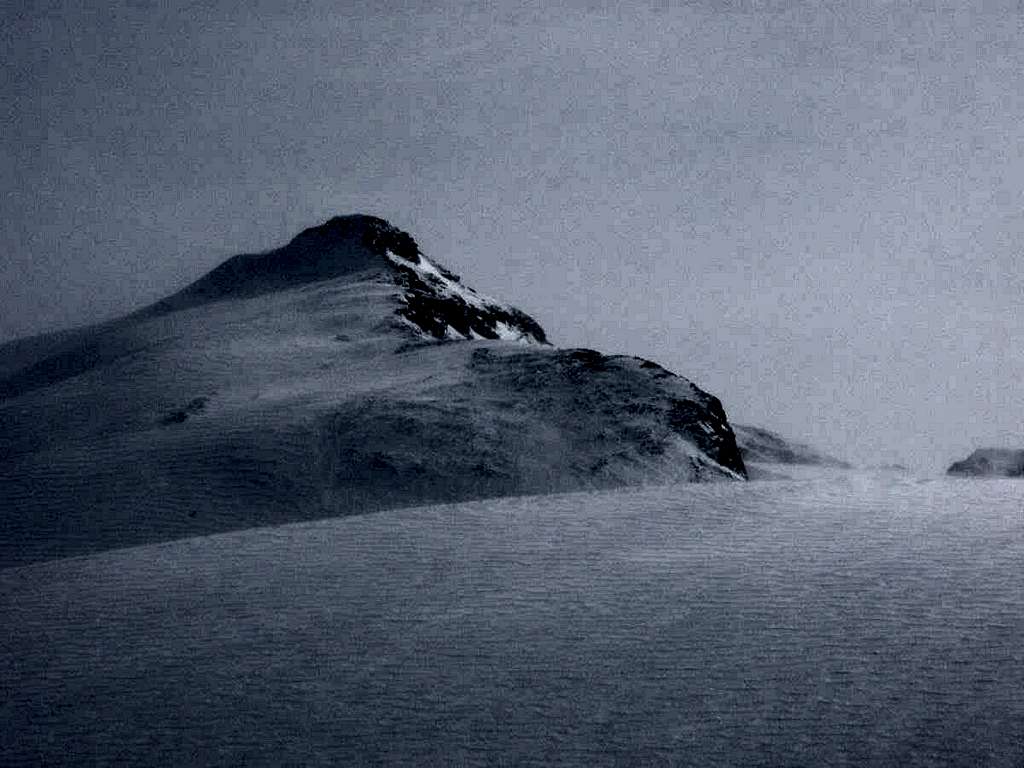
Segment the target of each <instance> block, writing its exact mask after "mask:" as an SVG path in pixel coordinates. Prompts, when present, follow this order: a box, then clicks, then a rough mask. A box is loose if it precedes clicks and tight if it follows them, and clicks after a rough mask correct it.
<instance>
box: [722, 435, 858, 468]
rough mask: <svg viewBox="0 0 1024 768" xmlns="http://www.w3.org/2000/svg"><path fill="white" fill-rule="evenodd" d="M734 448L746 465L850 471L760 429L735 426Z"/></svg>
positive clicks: (804, 446) (837, 461) (842, 463)
mask: <svg viewBox="0 0 1024 768" xmlns="http://www.w3.org/2000/svg"><path fill="white" fill-rule="evenodd" d="M733 432H734V433H735V435H736V444H737V445H738V447H739V450H740V455H741V456H742V457H743V461H744V463H745V464H751V463H759V464H804V465H813V466H820V467H835V468H837V469H849V468H850V464H848V463H846V462H845V461H841V460H840V459H837V458H835V457H833V456H829V455H827V454H824V453H821V452H820V451H818V450H817V449H815V448H812V447H811V446H809V445H807V444H806V443H801V442H797V441H795V440H790V439H788V438H785V437H783V436H782V435H779V434H778V433H776V432H770V431H769V430H767V429H762V428H761V427H751V426H748V425H744V424H734V425H733Z"/></svg>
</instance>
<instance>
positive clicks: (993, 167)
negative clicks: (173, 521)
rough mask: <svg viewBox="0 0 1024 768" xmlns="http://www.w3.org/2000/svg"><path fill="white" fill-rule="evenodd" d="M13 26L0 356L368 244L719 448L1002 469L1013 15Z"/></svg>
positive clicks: (494, 7) (452, 13)
mask: <svg viewBox="0 0 1024 768" xmlns="http://www.w3.org/2000/svg"><path fill="white" fill-rule="evenodd" d="M23 5H24V6H25V8H24V9H22V10H18V9H12V10H7V11H5V16H4V21H3V27H2V33H0V34H2V37H0V40H2V44H3V50H4V52H5V53H4V59H5V64H4V67H3V68H2V69H0V73H2V74H0V93H2V100H0V121H2V122H0V130H2V135H3V137H4V138H3V142H2V144H0V221H2V222H3V226H2V230H0V231H2V242H0V285H2V293H0V297H2V300H0V339H7V338H13V337H16V336H21V335H27V334H30V333H36V332H41V331H45V330H50V329H54V328H57V327H62V326H68V325H78V324H82V323H85V322H91V321H95V320H99V319H105V318H107V317H110V316H113V315H117V314H120V313H123V312H124V311H126V310H128V309H131V308H133V307H135V306H138V305H140V304H142V303H145V302H148V301H151V300H153V299H156V298H159V297H160V296H163V295H165V294H167V293H169V292H171V291H172V290H174V289H176V288H178V287H180V286H181V285H183V284H184V283H186V282H188V281H190V280H192V279H194V278H196V277H198V276H199V275H201V274H202V273H203V272H205V271H206V270H208V269H210V268H212V267H213V266H215V265H216V264H218V263H219V262H221V261H222V260H223V259H224V258H226V257H228V256H230V255H232V254H234V253H238V252H241V251H253V250H264V249H267V248H270V247H272V246H275V245H278V244H281V243H283V242H285V241H286V240H288V239H289V238H290V237H291V236H293V235H294V234H296V233H297V232H298V231H299V230H300V229H302V228H303V227H306V226H310V225H313V224H316V223H319V222H320V221H322V220H323V219H325V218H327V217H329V216H331V215H335V214H339V213H351V212H365V213H373V214H377V215H380V216H383V217H384V218H387V219H389V220H390V221H392V222H393V223H394V224H396V225H397V226H400V227H402V228H403V229H406V230H408V231H409V232H410V233H411V234H412V235H413V236H414V237H415V238H416V239H417V241H418V242H419V243H420V245H421V247H422V248H423V249H424V251H425V252H426V253H428V255H431V256H434V257H436V258H437V259H438V260H439V261H441V262H443V263H444V264H446V265H447V266H449V267H450V268H452V269H454V270H455V271H457V272H459V273H460V274H462V276H463V278H464V279H465V281H466V282H467V283H468V284H470V285H472V286H474V287H475V288H477V289H479V290H481V291H483V292H486V293H490V294H492V295H494V296H496V297H499V298H501V299H504V300H506V301H508V302H510V303H514V304H516V305H518V306H520V307H521V308H522V309H524V310H526V311H527V312H530V313H531V314H533V315H534V316H535V317H536V318H537V319H538V320H539V321H540V322H541V324H542V325H543V326H544V327H545V329H546V330H547V331H548V333H549V335H550V337H551V338H552V339H553V341H555V343H557V344H560V345H564V346H575V345H582V346H591V347H595V348H598V349H601V350H602V351H607V352H623V353H630V354H637V355H641V356H644V357H649V358H652V359H655V360H657V361H659V362H661V363H663V364H664V365H666V366H667V367H669V368H671V369H673V370H675V371H677V372H678V373H681V374H683V375H686V376H688V377H689V378H691V379H693V380H694V381H696V382H697V383H698V384H700V385H702V386H703V387H705V388H706V389H709V390H710V391H712V392H714V393H715V394H717V395H718V396H719V397H720V398H721V399H722V400H723V402H724V403H725V406H726V409H727V411H728V413H729V414H730V416H731V417H732V418H733V419H734V420H735V421H740V422H751V423H756V424H760V425H763V426H767V427H769V428H774V429H777V430H779V431H782V432H784V433H786V434H789V435H791V436H794V437H799V438H804V439H807V440H809V441H811V442H813V443H815V444H817V445H818V446H820V447H822V448H826V449H829V450H832V451H834V452H835V453H837V454H839V455H841V456H844V457H847V458H850V459H853V460H855V461H861V462H885V461H904V462H908V463H912V464H914V465H915V466H918V467H921V468H928V469H936V470H937V469H942V468H943V467H944V465H945V464H946V463H948V461H950V460H952V459H954V458H959V457H961V456H962V455H963V454H965V453H966V452H967V451H968V450H970V449H971V448H972V447H974V446H976V445H981V444H986V445H989V444H991V445H1004V444H1007V445H1024V386H1022V384H1021V382H1022V381H1024V355H1021V354H1020V353H1019V352H1018V349H1017V348H1018V347H1019V346H1020V335H1021V334H1020V332H1019V330H1018V328H1019V318H1018V312H1017V307H1018V304H1019V296H1020V295H1021V290H1022V287H1024V277H1021V276H1020V274H1019V272H1018V270H1017V269H1015V266H1016V264H1015V263H1014V262H1015V260H1016V257H1017V255H1018V252H1019V250H1020V247H1021V243H1022V242H1024V205H1022V203H1024V199H1022V198H1024V47H1022V45H1021V40H1022V39H1024V38H1022V37H1021V32H1022V30H1024V25H1022V23H1021V18H1022V14H1021V11H1020V9H1019V8H1018V6H1017V2H1016V0H1007V2H1002V3H1000V2H979V1H975V2H970V0H965V1H963V2H955V3H954V2H950V3H935V2H883V1H882V0H864V1H862V2H850V3H821V2H808V3H799V2H782V1H781V0H780V1H779V2H774V1H772V0H731V1H730V0H720V1H719V0H706V1H703V2H702V1H697V2H690V3H683V4H679V3H669V2H664V1H663V0H661V1H659V2H649V3H632V4H625V3H607V4H604V3H600V2H585V1H584V0H580V1H579V2H572V3H565V4H562V5H560V6H558V7H555V4H553V3H548V2H511V1H505V2H498V3H493V4H485V3H482V2H467V3H454V2H451V3H429V2H416V1H415V0H404V1H402V0H388V1H387V2H383V3H380V2H378V3H372V4H360V7H348V6H347V4H346V8H344V9H341V8H339V6H340V5H342V4H338V3H331V2H323V3H320V2H314V1H313V0H307V1H305V2H295V1H294V0H292V1H290V2H287V3H285V2H280V1H278V0H274V1H273V2H271V1H270V0H237V2H219V3H213V2H203V3H198V2H191V3H190V2H179V1H177V0H161V1H160V2H155V1H152V0H131V1H130V2H125V0H113V2H110V3H102V4H82V3H78V2H75V3H72V2H69V1H68V2H61V0H55V1H54V2H49V3H36V4H35V5H34V7H31V8H29V7H28V6H29V5H30V4H28V3H26V4H23ZM89 5H92V6H95V8H90V7H87V6H89Z"/></svg>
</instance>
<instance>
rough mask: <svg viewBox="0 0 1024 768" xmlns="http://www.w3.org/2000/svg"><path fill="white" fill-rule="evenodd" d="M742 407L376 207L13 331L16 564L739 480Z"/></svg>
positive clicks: (9, 466) (2, 394)
mask: <svg viewBox="0 0 1024 768" xmlns="http://www.w3.org/2000/svg"><path fill="white" fill-rule="evenodd" d="M744 477H746V469H745V466H744V463H743V459H742V457H741V455H740V451H739V449H738V448H737V445H736V438H735V435H734V434H733V431H732V428H731V426H730V425H729V422H728V420H727V418H726V415H725V412H724V410H723V409H722V406H721V403H719V401H718V400H717V399H716V398H714V397H713V396H711V395H709V394H707V393H706V392H703V391H702V390H701V389H700V388H698V387H697V386H696V385H694V384H693V383H691V382H690V381H687V380H686V379H684V378H682V377H680V376H676V375H675V374H673V373H671V372H669V371H667V370H665V369H664V368H662V367H661V366H659V365H657V364H655V363H651V362H648V361H644V360H640V359H638V358H632V357H622V356H607V355H603V354H601V353H599V352H595V351H592V350H586V349H557V348H554V347H552V346H551V345H550V344H548V343H547V338H546V336H545V334H544V331H543V329H542V328H541V327H540V325H539V324H538V323H537V322H536V321H534V320H533V319H532V318H530V317H529V316H528V315H526V314H525V313H523V312H521V311H520V310H518V309H516V308H514V307H511V306H508V305H505V304H502V303H500V302H497V301H495V300H493V299H488V298H485V297H483V296H481V295H479V294H477V293H476V292H475V291H473V290H472V289H471V288H469V287H467V286H465V285H463V284H462V283H461V282H460V281H459V278H458V277H457V276H456V275H454V274H452V273H451V272H449V271H448V270H446V269H444V268H443V267H442V266H440V265H439V264H437V263H435V262H433V261H431V260H428V259H427V258H426V257H425V256H424V255H423V254H422V253H421V252H420V249H419V247H418V246H417V245H416V243H415V241H413V239H412V238H411V237H410V236H409V235H407V234H405V233H404V232H401V231H400V230H398V229H396V228H395V227H393V226H391V225H390V224H388V223H387V222H385V221H383V220H381V219H376V218H374V217H370V216H344V217H338V218H335V219H332V220H330V221H329V222H327V223H326V224H324V225H322V226H320V227H314V228H312V229H309V230H306V231H305V232H303V233H302V234H300V235H299V236H298V237H296V238H295V239H294V240H292V241H291V242H290V243H289V244H287V245H285V246H283V247H281V248H278V249H276V250H272V251H268V252H266V253H262V254H246V255H242V256H236V257H234V258H232V259H229V260H228V261H227V262H225V263H224V264H222V265H221V266H219V267H217V268H216V269H214V270H213V271H211V272H210V273H209V274H207V275H206V276H204V277H202V278H200V279H199V280H197V281H196V282H194V283H192V284H191V285H190V286H187V287H186V288H184V289H183V290H181V291H179V292H178V293H175V294H174V295H172V296H170V297H168V298H167V299H164V300H163V301H159V302H157V303H156V304H154V305H151V306H149V307H146V308H144V309H142V310H139V311H137V312H135V313H133V314H131V315H129V316H127V317H124V318H121V319H119V320H115V321H112V322H109V323H105V324H103V325H100V326H95V327H92V328H83V329H79V330H76V331H75V332H73V333H62V334H55V335H51V336H43V337H38V338H35V339H30V340H23V341H19V342H14V343H12V344H8V345H4V346H0V567H3V566H5V565H11V564H15V563H24V562H31V561H33V560H40V559H47V558H53V557H61V556H66V555H73V554H82V553H85V552H92V551H98V550H102V549H109V548H113V547H121V546H130V545H135V544H141V543H145V542H149V541H156V540H165V539H172V538H177V537H181V536H188V535H196V534H205V533H212V532H216V531H224V530H230V529H237V528H247V527H251V526H255V525H268V524H277V523H284V522H290V521H296V520H305V519H311V518H316V517H327V516H334V515H350V514H358V513H362V512H367V511H371V510H377V509H383V508H386V507H395V506H407V505H412V504H421V503H428V502H445V501H462V500H468V499H476V498H487V497H492V496H499V495H512V494H539V493H549V492H554V491H559V492H561V491H575V490H591V489H602V488H613V487H618V486H628V485H642V484H651V483H671V482H687V481H702V480H715V479H742V478H744Z"/></svg>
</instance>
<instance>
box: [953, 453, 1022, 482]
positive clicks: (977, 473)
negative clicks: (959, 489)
mask: <svg viewBox="0 0 1024 768" xmlns="http://www.w3.org/2000/svg"><path fill="white" fill-rule="evenodd" d="M946 474H947V475H958V476H960V477H1024V450H1020V449H1013V448H979V449H978V450H976V451H975V452H974V453H972V454H971V455H970V456H968V457H967V458H966V459H964V460H963V461H957V462H955V463H953V464H952V465H951V466H950V467H949V469H948V470H946Z"/></svg>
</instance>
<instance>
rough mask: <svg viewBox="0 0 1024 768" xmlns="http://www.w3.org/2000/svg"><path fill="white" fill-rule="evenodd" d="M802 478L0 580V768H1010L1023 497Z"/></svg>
mask: <svg viewBox="0 0 1024 768" xmlns="http://www.w3.org/2000/svg"><path fill="white" fill-rule="evenodd" d="M803 476H804V477H806V479H802V480H792V481H781V482H752V483H747V484H738V483H737V484H732V483H727V484H713V485H680V486H674V487H663V488H658V489H646V490H635V489H634V490H626V491H616V492H601V493H589V494H572V495H561V496H549V497H543V498H518V499H499V500H491V501H486V502H473V503H468V504H462V505H457V506H454V505H453V506H435V507H427V508H419V509H407V510H393V511H389V512H383V513H380V514H377V515H371V516H364V517H357V518H347V519H336V520H329V521H320V522H313V523H302V524H296V525H291V526H284V527H277V528H265V529H253V530H248V531H242V532H236V533H229V534H222V535H217V536H209V537H205V538H196V539H189V540H184V541H178V542H172V543H166V544H160V545H150V546H147V547H142V548H137V549H131V550H123V551H119V552H107V553H104V554H99V555H93V556H89V557H83V558H76V559H69V560H63V561H55V562H49V563H42V564H37V565H33V566H28V567H22V568H11V569H7V570H4V571H0V626H3V628H4V629H3V632H2V633H0V638H2V640H0V690H2V691H3V696H2V697H0V723H3V727H2V728H0V764H3V765H5V766H23V765H40V764H46V765H61V764H72V763H74V764H111V763H115V762H116V763H118V764H134V765H185V764H222V765H239V764H250V765H274V766H276V765H285V764H304V765H310V764H316V765H367V764H372V765H536V766H540V765H552V764H561V765H587V766H590V765H613V764H615V765H683V766H736V765H744V766H783V765H785V766H824V765H828V766H844V765H845V766H865V765H868V766H954V765H955V766H1007V767H1008V768H1009V767H1011V766H1013V767H1014V768H1017V767H1019V766H1020V765H1024V696H1022V695H1021V691H1024V643H1022V641H1021V638H1022V636H1024V606H1022V601H1021V596H1022V595H1024V569H1022V568H1021V567H1020V564H1021V562H1022V561H1024V520H1022V509H1024V484H1021V483H1019V482H1013V481H1008V480H993V481H991V482H986V483H964V482H956V481H952V480H946V479H937V480H930V481H922V480H916V479H913V478H910V477H906V476H899V475H894V474H892V473H878V474H864V473H855V472H841V471H839V470H831V471H827V472H823V473H822V474H820V475H817V476H812V475H811V474H810V473H809V468H807V472H806V473H805V474H804V475H803Z"/></svg>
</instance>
